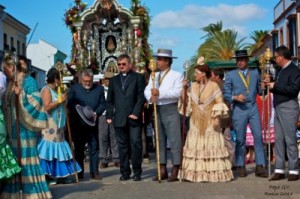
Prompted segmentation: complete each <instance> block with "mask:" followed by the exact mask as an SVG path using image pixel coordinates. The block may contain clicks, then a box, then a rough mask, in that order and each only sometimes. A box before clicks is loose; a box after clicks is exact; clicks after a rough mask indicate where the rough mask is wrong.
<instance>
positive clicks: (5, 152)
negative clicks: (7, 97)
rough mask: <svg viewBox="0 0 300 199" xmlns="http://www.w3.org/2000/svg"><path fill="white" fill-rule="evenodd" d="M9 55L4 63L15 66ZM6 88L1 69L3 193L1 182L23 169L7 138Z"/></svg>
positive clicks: (0, 144)
mask: <svg viewBox="0 0 300 199" xmlns="http://www.w3.org/2000/svg"><path fill="white" fill-rule="evenodd" d="M11 61H12V60H10V59H9V58H8V57H6V58H4V61H3V67H4V64H9V65H11V67H13V62H11ZM5 89H6V77H5V75H4V74H3V72H2V71H0V193H1V183H2V182H4V181H5V180H7V179H9V178H11V177H12V176H14V175H15V174H17V173H19V172H20V171H21V167H19V165H18V163H17V160H16V156H15V155H14V154H13V152H12V150H11V147H10V146H9V144H8V143H9V141H10V140H6V137H7V135H6V125H5V118H4V115H3V112H2V100H1V99H2V96H3V94H4V93H5Z"/></svg>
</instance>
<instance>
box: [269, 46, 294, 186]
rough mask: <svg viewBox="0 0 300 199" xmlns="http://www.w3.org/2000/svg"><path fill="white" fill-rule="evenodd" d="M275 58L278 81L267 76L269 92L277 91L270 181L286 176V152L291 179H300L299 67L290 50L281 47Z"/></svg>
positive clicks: (277, 50)
mask: <svg viewBox="0 0 300 199" xmlns="http://www.w3.org/2000/svg"><path fill="white" fill-rule="evenodd" d="M274 58H275V62H276V64H277V65H278V66H279V67H280V70H279V71H278V72H277V74H276V77H275V82H269V78H268V79H266V82H267V85H268V86H269V88H270V91H271V92H272V93H273V94H274V107H275V121H274V124H275V125H274V127H275V174H274V175H273V176H272V178H271V179H270V180H281V179H284V178H285V175H284V173H285V151H286V152H287V156H288V163H289V176H288V181H295V180H298V179H299V166H298V148H297V139H296V131H297V121H298V116H299V105H298V101H297V96H298V93H299V89H300V70H299V68H298V67H297V66H296V65H295V64H294V63H293V62H292V61H291V53H290V50H289V49H288V48H287V47H286V46H280V47H278V48H277V49H276V50H275V53H274Z"/></svg>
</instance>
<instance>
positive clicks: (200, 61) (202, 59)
mask: <svg viewBox="0 0 300 199" xmlns="http://www.w3.org/2000/svg"><path fill="white" fill-rule="evenodd" d="M197 64H198V65H204V57H203V56H200V57H198V60H197Z"/></svg>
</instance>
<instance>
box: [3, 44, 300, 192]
mask: <svg viewBox="0 0 300 199" xmlns="http://www.w3.org/2000/svg"><path fill="white" fill-rule="evenodd" d="M154 57H155V58H156V65H157V70H156V72H155V74H154V78H151V79H149V80H146V78H145V76H144V75H142V74H139V73H137V72H135V71H134V70H133V64H132V61H131V58H130V56H128V55H126V54H122V55H120V56H119V57H118V58H117V66H118V69H119V74H117V75H115V74H113V73H112V74H110V73H108V72H107V73H105V75H104V79H103V80H102V81H101V84H99V83H97V84H96V83H94V81H93V72H92V70H90V69H84V70H83V71H81V73H80V74H79V75H78V81H77V83H74V84H73V85H71V86H70V88H69V89H68V92H67V94H64V93H62V92H61V84H62V82H61V78H62V77H61V73H60V71H59V70H58V69H56V68H51V69H50V70H49V71H48V72H47V79H46V83H47V85H46V86H45V87H44V88H43V89H42V90H41V91H40V92H39V91H38V89H37V84H36V82H35V80H34V79H33V78H32V77H31V76H30V75H29V74H28V67H27V60H26V58H24V57H20V58H19V61H18V62H17V63H15V60H14V59H13V57H11V56H7V57H5V58H4V60H3V63H2V71H3V72H0V96H1V99H2V100H1V103H0V106H1V110H0V147H1V148H0V180H1V181H0V197H1V198H14V196H15V195H17V194H21V192H22V195H23V197H24V198H51V197H52V196H51V193H50V191H49V187H48V185H49V184H56V183H72V182H74V178H73V177H72V176H73V175H75V176H76V177H75V181H76V180H77V179H79V180H82V179H84V178H85V176H84V174H85V172H84V160H85V158H86V154H85V151H86V146H87V149H88V150H87V151H88V161H89V173H90V179H93V180H101V179H102V177H101V175H100V172H99V168H101V169H105V168H107V167H108V166H109V161H110V159H112V161H113V163H114V166H115V167H119V169H120V178H119V180H120V181H127V180H130V179H132V180H133V181H141V180H142V178H143V175H142V173H143V171H142V162H143V156H145V154H147V152H145V148H146V147H143V144H142V142H143V140H144V141H145V140H146V139H143V138H142V135H143V133H144V134H145V135H146V133H145V132H142V131H146V130H147V126H149V125H150V124H151V125H150V127H151V126H154V125H155V123H157V129H158V130H157V132H155V133H157V134H158V140H157V143H158V145H157V146H156V147H158V148H159V150H158V151H159V156H158V157H159V159H157V160H156V161H157V162H158V163H159V167H160V170H159V171H158V173H157V175H156V176H153V181H158V180H167V181H168V182H174V181H178V180H179V179H182V180H184V181H189V182H228V181H232V180H234V175H233V170H234V169H236V170H237V177H246V176H247V169H246V163H249V161H248V160H251V161H253V162H255V164H256V168H255V176H256V177H262V178H267V177H268V172H267V170H266V165H267V164H268V162H267V158H266V151H265V149H264V143H267V142H271V143H272V144H273V145H272V146H274V155H273V156H274V160H275V171H274V175H273V176H272V177H271V178H269V180H282V179H284V178H285V160H286V155H287V159H288V181H295V180H298V179H299V160H298V158H299V152H298V147H297V139H296V132H297V121H298V120H299V119H298V117H299V104H298V99H297V97H298V94H299V90H300V69H299V68H298V67H297V66H296V65H295V64H294V63H293V62H292V61H291V54H290V51H289V49H288V48H287V47H285V46H280V47H278V48H277V49H276V50H275V52H274V61H275V63H276V65H277V66H278V70H277V72H276V76H275V78H274V79H272V78H270V76H269V75H265V76H263V77H261V75H260V73H259V71H258V70H257V69H255V68H249V67H248V61H249V55H248V54H247V51H246V50H237V51H236V52H235V55H234V57H233V58H234V59H236V65H237V68H236V69H234V70H231V71H228V72H227V73H226V74H224V70H222V69H215V70H211V69H210V68H209V66H208V65H207V64H205V63H203V62H202V61H203V59H199V62H197V64H196V65H195V66H194V67H193V68H192V69H190V70H192V71H193V72H194V73H193V74H194V80H195V81H193V82H192V83H190V82H189V80H188V79H187V78H184V76H183V75H182V74H180V73H179V72H176V71H175V70H173V69H172V62H173V59H175V58H176V57H174V56H173V55H172V50H169V49H159V50H158V51H157V53H156V54H155V55H154ZM224 79H225V80H224ZM223 80H224V81H223ZM146 82H148V83H147V85H146ZM263 91H264V92H263ZM267 91H270V92H267ZM145 104H146V105H145ZM266 104H267V106H270V107H265V106H266ZM272 104H273V105H272ZM153 105H154V106H155V107H156V108H155V110H156V112H155V113H154V114H156V116H157V121H156V122H151V120H152V119H151V118H152V115H151V116H148V115H145V114H146V112H150V113H151V114H153V113H152V111H144V110H145V108H146V107H148V106H153ZM262 106H264V107H262ZM262 108H263V109H264V110H265V109H267V110H274V111H272V112H274V114H272V115H273V117H274V126H273V125H271V129H272V132H271V135H272V137H271V138H270V136H268V138H267V137H266V135H265V133H264V132H265V131H266V130H270V126H269V125H270V124H269V123H270V116H269V115H266V111H262ZM183 115H184V118H188V121H189V125H187V126H188V130H187V132H182V130H181V129H182V128H181V122H182V116H183ZM145 118H150V119H145ZM146 120H147V121H146ZM183 122H185V121H183ZM272 124H273V122H272ZM266 126H267V127H266ZM65 134H67V135H68V136H66V135H65ZM185 134H186V136H182V135H185ZM145 135H144V136H145ZM233 135H235V141H233V138H232V137H233ZM146 137H147V136H146ZM185 137H186V138H185ZM270 139H271V140H270ZM67 141H69V143H68V142H67ZM167 145H168V146H167ZM167 147H169V149H170V153H168V149H167ZM246 148H248V151H249V157H248V160H247V156H246V151H247V150H246ZM168 154H171V161H172V169H171V172H170V174H169V171H168V169H167V155H168ZM99 164H100V165H99ZM132 174H133V175H132Z"/></svg>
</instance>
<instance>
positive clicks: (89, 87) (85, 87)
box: [83, 85, 92, 90]
mask: <svg viewBox="0 0 300 199" xmlns="http://www.w3.org/2000/svg"><path fill="white" fill-rule="evenodd" d="M83 88H84V89H86V90H90V89H91V88H92V85H91V86H85V85H83Z"/></svg>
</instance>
